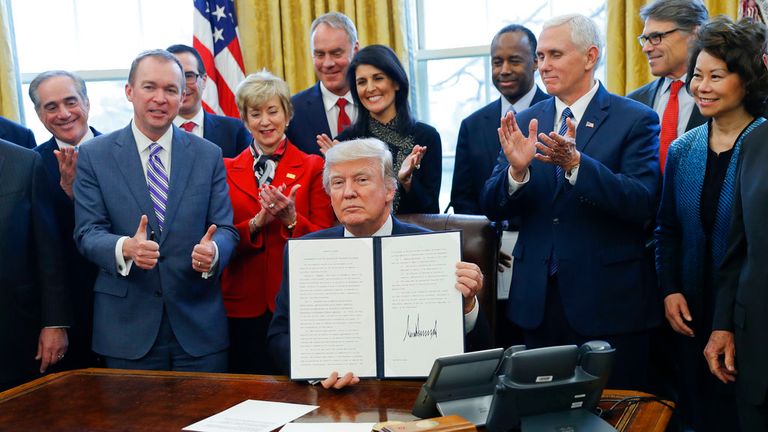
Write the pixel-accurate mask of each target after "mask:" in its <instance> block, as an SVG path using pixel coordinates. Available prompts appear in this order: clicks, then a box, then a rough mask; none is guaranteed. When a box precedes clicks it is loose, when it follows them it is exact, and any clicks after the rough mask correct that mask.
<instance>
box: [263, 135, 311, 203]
mask: <svg viewBox="0 0 768 432" xmlns="http://www.w3.org/2000/svg"><path fill="white" fill-rule="evenodd" d="M297 150H298V149H296V148H295V147H294V146H293V145H291V144H289V145H288V147H287V148H286V149H285V153H284V154H283V157H282V158H281V159H280V162H279V163H278V164H277V171H275V178H274V179H272V184H273V185H274V186H276V187H277V186H280V185H281V184H285V186H286V188H285V194H286V195H287V194H288V193H290V192H291V188H292V187H293V185H294V183H296V181H297V180H298V179H299V178H300V177H301V175H302V173H303V172H304V167H303V164H302V162H303V158H302V157H301V155H300V154H299V152H298V151H297ZM305 186H307V187H308V186H309V185H302V186H301V187H305Z"/></svg>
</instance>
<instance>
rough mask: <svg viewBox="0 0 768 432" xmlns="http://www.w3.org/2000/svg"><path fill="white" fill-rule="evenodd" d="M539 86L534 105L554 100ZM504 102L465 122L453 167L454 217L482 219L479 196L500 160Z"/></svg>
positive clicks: (494, 103) (478, 112)
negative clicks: (476, 217) (501, 121)
mask: <svg viewBox="0 0 768 432" xmlns="http://www.w3.org/2000/svg"><path fill="white" fill-rule="evenodd" d="M550 97H551V96H549V95H548V94H546V93H544V92H543V91H541V89H540V88H539V87H538V86H537V87H536V93H535V94H534V96H533V100H532V101H531V105H536V104H537V103H538V102H541V101H543V100H545V99H548V98H550ZM500 118H501V98H499V99H496V100H495V101H493V102H491V103H489V104H488V105H486V106H484V107H483V108H480V109H479V110H477V111H475V112H474V113H472V114H471V115H470V116H469V117H467V118H465V119H464V120H462V121H461V126H460V127H459V137H458V139H457V140H456V161H455V163H454V164H453V183H452V185H451V205H452V206H453V212H454V213H461V214H475V215H481V214H483V211H482V210H481V209H480V203H479V202H478V201H479V196H480V191H481V190H483V186H484V185H485V181H486V180H488V177H490V175H491V172H492V171H493V167H494V166H496V158H497V157H498V156H499V151H500V150H501V144H500V143H499V133H498V131H497V130H498V128H499V125H500Z"/></svg>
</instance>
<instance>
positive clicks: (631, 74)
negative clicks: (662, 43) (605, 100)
mask: <svg viewBox="0 0 768 432" xmlns="http://www.w3.org/2000/svg"><path fill="white" fill-rule="evenodd" d="M648 1H649V0H607V3H608V27H607V29H606V38H605V40H606V47H607V50H606V51H607V53H606V58H605V64H606V81H607V83H606V85H607V87H608V90H609V91H611V92H613V93H616V94H620V95H624V94H627V93H629V92H631V91H632V90H634V89H636V88H638V87H640V86H641V85H644V84H646V83H648V82H650V81H651V80H653V79H654V77H653V76H652V75H651V72H650V69H649V68H648V59H647V58H646V57H645V55H643V52H642V50H641V49H640V45H639V44H638V43H637V36H638V35H640V34H641V33H642V32H643V26H644V23H643V21H642V20H641V19H640V8H641V7H642V6H643V5H645V4H646V3H648ZM704 4H705V5H706V6H707V9H708V10H709V15H710V16H711V17H714V16H717V15H728V16H729V17H731V18H733V19H736V16H737V14H738V10H739V0H704Z"/></svg>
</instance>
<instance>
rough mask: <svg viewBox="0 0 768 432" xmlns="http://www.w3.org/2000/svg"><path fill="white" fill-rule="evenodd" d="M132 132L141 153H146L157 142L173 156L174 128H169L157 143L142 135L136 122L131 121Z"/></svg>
mask: <svg viewBox="0 0 768 432" xmlns="http://www.w3.org/2000/svg"><path fill="white" fill-rule="evenodd" d="M131 131H132V132H133V139H134V140H136V147H137V148H138V149H139V153H142V152H144V151H145V150H146V149H147V148H148V147H149V145H150V144H152V143H153V142H156V143H157V144H158V145H159V146H160V147H162V148H163V149H164V150H165V151H167V152H168V154H169V155H170V154H171V142H172V141H173V127H169V128H168V130H167V131H165V133H164V134H163V135H162V136H161V137H160V139H158V140H157V141H152V140H151V139H149V138H147V136H146V135H144V134H143V133H141V131H140V130H139V128H138V127H136V121H131Z"/></svg>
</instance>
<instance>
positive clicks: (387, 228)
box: [344, 214, 394, 237]
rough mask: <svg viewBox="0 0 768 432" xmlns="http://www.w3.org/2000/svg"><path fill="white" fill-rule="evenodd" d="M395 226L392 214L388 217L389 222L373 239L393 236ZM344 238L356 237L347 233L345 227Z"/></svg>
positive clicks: (374, 234) (387, 221) (385, 223)
mask: <svg viewBox="0 0 768 432" xmlns="http://www.w3.org/2000/svg"><path fill="white" fill-rule="evenodd" d="M393 226H394V223H393V222H392V215H391V214H390V215H389V216H388V217H387V220H386V221H385V222H384V225H382V226H381V228H379V229H378V230H377V231H376V232H375V233H373V235H372V236H371V237H386V236H390V235H392V227H393ZM344 237H354V235H353V234H352V233H351V232H349V231H347V227H344Z"/></svg>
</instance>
